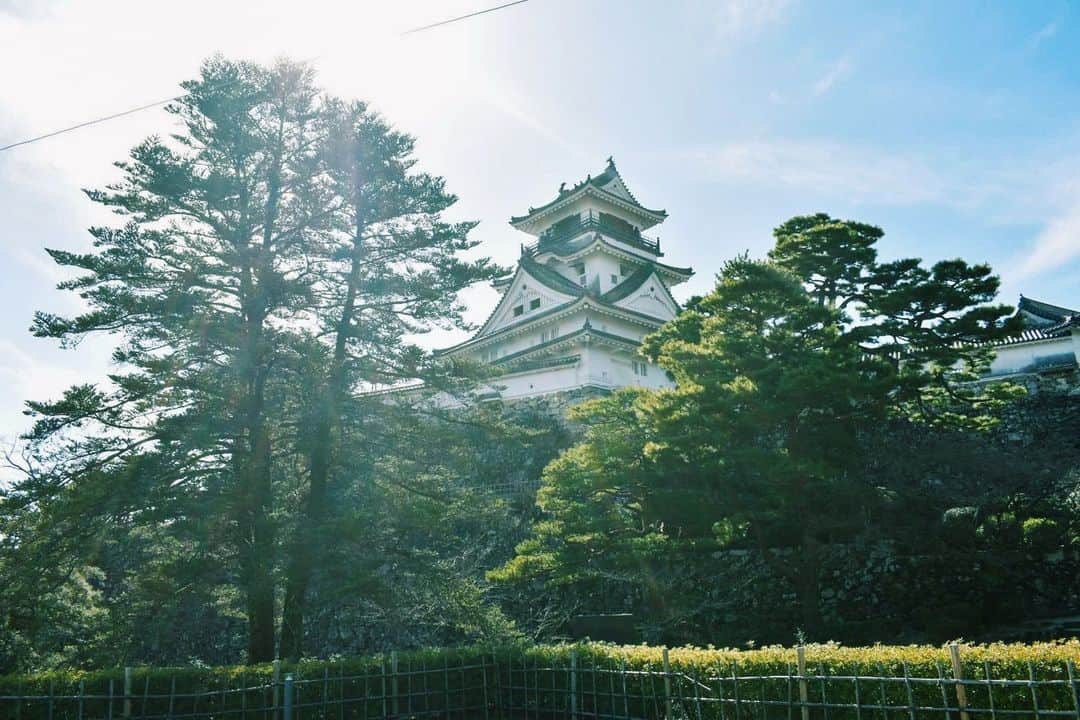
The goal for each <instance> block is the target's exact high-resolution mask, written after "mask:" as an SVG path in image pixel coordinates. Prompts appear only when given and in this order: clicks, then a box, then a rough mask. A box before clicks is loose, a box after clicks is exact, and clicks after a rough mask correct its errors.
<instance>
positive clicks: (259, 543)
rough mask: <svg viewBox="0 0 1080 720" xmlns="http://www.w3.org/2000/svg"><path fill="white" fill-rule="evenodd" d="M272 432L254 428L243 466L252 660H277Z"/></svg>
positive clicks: (244, 572) (243, 551) (243, 556)
mask: <svg viewBox="0 0 1080 720" xmlns="http://www.w3.org/2000/svg"><path fill="white" fill-rule="evenodd" d="M270 455H271V453H270V435H269V432H268V431H267V430H266V428H265V427H263V426H261V425H260V426H258V427H256V428H254V429H253V430H252V439H251V445H250V455H249V456H248V457H247V458H246V463H245V464H244V466H243V467H242V468H241V472H242V473H243V475H242V478H243V480H242V484H241V489H240V494H241V499H240V516H239V518H238V525H239V527H238V535H239V542H240V571H241V578H242V582H243V589H244V593H245V605H246V613H247V621H248V657H247V660H248V662H249V663H258V662H268V661H270V660H273V659H274V573H273V557H274V540H275V538H274V527H273V520H272V519H271V517H270V509H271V505H272V501H273V487H272V485H271V476H270Z"/></svg>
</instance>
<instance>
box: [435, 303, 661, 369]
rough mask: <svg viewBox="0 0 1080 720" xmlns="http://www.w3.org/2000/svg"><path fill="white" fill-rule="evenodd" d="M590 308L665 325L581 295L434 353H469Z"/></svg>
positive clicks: (628, 318)
mask: <svg viewBox="0 0 1080 720" xmlns="http://www.w3.org/2000/svg"><path fill="white" fill-rule="evenodd" d="M590 308H592V309H595V310H596V311H598V312H601V313H605V314H608V315H612V316H615V317H620V318H622V319H624V320H629V321H631V322H636V323H638V324H641V325H644V326H646V327H650V328H653V329H656V328H658V327H660V326H661V325H663V324H664V322H665V321H664V320H661V319H660V318H656V317H653V316H651V315H646V314H645V313H641V312H638V311H637V310H631V309H630V308H624V307H619V306H618V305H612V304H610V303H608V302H606V301H604V300H603V298H602V297H598V296H595V295H582V296H581V297H578V298H575V299H574V300H571V301H570V302H566V303H563V304H561V305H556V306H554V307H551V308H548V309H547V310H544V311H543V312H540V313H537V314H536V315H533V316H531V317H529V318H527V319H524V320H522V321H519V322H516V323H513V324H511V325H507V326H505V327H502V328H499V329H498V330H496V331H495V332H492V333H487V334H484V333H483V332H477V333H476V334H475V335H473V336H472V337H471V338H469V339H468V340H464V341H462V342H460V343H458V344H457V345H452V346H450V347H447V348H441V349H438V350H436V351H435V354H436V355H439V356H444V357H445V356H450V355H454V354H456V353H459V352H463V351H465V350H468V349H470V348H473V347H476V346H479V345H482V344H484V343H486V342H494V341H495V340H497V339H501V338H503V337H504V336H505V335H507V334H511V333H514V332H522V331H524V330H525V329H526V328H529V327H532V326H534V325H536V324H537V323H539V322H540V321H542V320H543V321H548V320H552V319H555V318H556V317H562V316H564V315H568V314H570V313H573V312H577V311H578V310H581V309H586V310H587V309H590ZM593 332H601V331H598V330H593ZM535 347H539V346H535ZM507 357H510V356H507ZM501 359H502V358H500V360H501Z"/></svg>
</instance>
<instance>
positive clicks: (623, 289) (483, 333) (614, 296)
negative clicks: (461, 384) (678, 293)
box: [438, 255, 678, 354]
mask: <svg viewBox="0 0 1080 720" xmlns="http://www.w3.org/2000/svg"><path fill="white" fill-rule="evenodd" d="M517 272H518V273H525V274H527V275H529V276H530V277H531V278H533V279H534V280H535V281H536V282H538V283H540V284H542V285H545V286H547V287H548V288H550V289H551V290H554V291H555V292H558V293H561V294H563V295H569V296H571V298H572V299H571V300H569V301H567V302H564V303H560V304H558V305H554V306H552V307H550V308H547V309H546V310H543V311H541V312H537V313H535V314H532V315H528V316H526V317H523V318H521V319H520V320H518V321H517V322H514V323H511V324H509V325H506V326H503V327H501V328H499V329H498V330H496V331H494V332H488V326H489V325H490V324H491V321H492V319H493V318H494V317H495V316H496V314H497V313H498V311H499V309H500V308H501V307H503V301H504V300H505V296H504V299H503V300H500V301H499V303H498V304H496V306H495V308H494V309H493V310H492V311H491V314H490V315H488V317H487V319H486V320H484V323H483V325H482V326H481V328H480V330H479V331H477V333H476V334H475V335H473V336H472V337H471V338H469V339H468V340H465V341H464V342H461V343H458V344H457V345H454V346H452V347H448V348H444V349H441V350H439V351H438V353H439V354H446V353H452V352H454V351H456V350H460V349H462V348H465V347H467V346H470V345H474V344H475V343H477V342H478V341H480V340H483V339H486V338H493V337H496V336H501V335H503V334H504V333H508V332H512V331H515V330H520V329H521V328H524V327H527V326H529V325H534V324H535V323H537V322H539V321H541V320H544V319H546V318H549V317H551V316H552V315H558V314H560V313H563V312H565V311H568V310H572V309H573V308H574V307H576V306H577V305H578V304H579V303H582V302H587V303H589V304H591V305H593V306H594V307H596V308H598V309H601V310H606V311H610V312H614V313H616V314H618V315H621V316H624V317H627V318H633V319H636V320H638V321H641V322H645V323H647V324H649V325H651V326H653V327H659V326H660V325H662V324H663V320H661V319H659V318H655V317H652V316H651V315H645V314H643V313H640V312H638V311H636V310H632V309H630V308H625V307H619V306H616V305H615V303H617V302H619V301H620V300H623V299H625V298H627V297H629V296H630V295H631V294H633V293H634V292H635V291H636V290H638V289H640V288H641V286H642V285H644V284H645V283H646V282H647V281H648V279H649V278H650V277H652V276H653V274H654V273H655V272H656V264H655V263H647V264H645V265H643V266H642V267H639V268H638V269H637V270H635V271H634V272H633V273H632V274H631V275H630V276H629V277H627V278H626V279H625V280H623V282H621V283H620V284H619V285H617V286H615V287H614V288H612V289H611V290H608V291H607V292H605V293H597V292H594V291H592V290H590V289H589V288H587V287H582V286H581V285H578V284H577V283H575V282H574V281H572V280H570V279H569V278H567V277H564V276H563V275H561V274H560V273H558V272H556V271H555V270H552V269H551V268H549V267H546V266H544V265H543V264H541V263H538V262H537V261H536V260H534V259H533V258H532V257H530V256H529V255H523V256H522V257H521V262H520V264H519V265H518V270H517ZM515 276H516V275H515ZM658 284H659V286H660V288H662V290H663V291H664V292H665V293H666V294H667V296H668V297H669V298H670V299H671V302H672V303H674V304H675V306H676V307H678V303H677V302H676V301H675V299H674V298H673V297H671V293H670V292H669V291H668V290H667V287H666V286H665V285H664V284H663V283H662V282H661V283H658ZM593 332H594V334H595V333H596V332H599V331H595V330H594V331H593Z"/></svg>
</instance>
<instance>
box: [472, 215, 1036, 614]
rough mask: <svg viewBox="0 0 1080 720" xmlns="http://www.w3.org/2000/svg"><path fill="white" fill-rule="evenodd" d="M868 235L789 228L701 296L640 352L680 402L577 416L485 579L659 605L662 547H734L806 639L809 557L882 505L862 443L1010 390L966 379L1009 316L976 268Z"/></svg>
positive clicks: (667, 394) (810, 606) (974, 424)
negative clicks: (541, 583)
mask: <svg viewBox="0 0 1080 720" xmlns="http://www.w3.org/2000/svg"><path fill="white" fill-rule="evenodd" d="M881 236H882V232H881V230H879V229H878V228H875V227H872V226H868V225H864V224H862V223H854V222H845V221H838V220H834V219H832V218H830V217H828V216H826V215H814V216H809V217H798V218H793V219H792V220H789V221H788V222H786V223H784V224H783V225H781V226H780V227H779V228H777V230H776V246H775V247H774V249H773V250H772V252H771V253H770V256H769V259H768V261H753V260H749V259H747V258H738V259H735V260H733V261H731V262H729V263H727V264H726V265H725V266H724V268H723V270H722V272H721V273H720V275H719V277H718V280H717V286H716V289H715V290H714V291H713V292H712V293H710V294H709V295H708V296H706V297H704V298H701V299H699V300H697V301H695V302H693V303H692V304H691V306H690V307H688V308H687V309H686V310H685V311H684V312H683V313H681V314H680V315H679V316H678V317H677V318H676V319H675V320H673V321H672V322H671V323H669V324H668V325H666V326H665V327H663V328H661V330H659V331H658V332H656V333H655V334H653V335H652V336H650V337H649V338H647V339H646V341H645V344H644V348H643V352H644V353H645V354H646V355H647V356H648V357H649V358H650V359H651V360H653V361H655V362H657V363H658V364H659V365H660V366H661V367H663V368H664V369H665V370H667V371H668V373H670V375H671V376H672V377H673V378H674V380H675V381H676V383H677V388H676V389H673V390H662V391H655V392H653V391H643V390H624V391H622V392H619V393H616V394H615V395H614V396H612V397H611V398H609V399H604V400H600V401H596V402H593V403H591V404H588V405H585V406H583V407H581V408H580V409H579V410H578V414H577V419H578V420H580V421H582V422H583V423H585V424H586V425H587V427H588V430H587V433H586V437H585V440H584V442H583V443H581V444H579V445H578V446H576V447H574V448H573V449H572V450H570V451H569V452H567V453H566V454H564V455H563V456H562V457H561V458H560V459H559V460H558V461H556V462H555V463H553V464H552V465H551V466H550V467H549V468H548V469H547V470H546V471H545V481H544V486H543V487H542V488H541V490H540V494H539V498H538V503H539V505H540V507H541V508H542V510H543V511H544V512H545V519H544V520H543V521H541V522H539V523H538V524H537V525H536V527H535V528H534V536H533V537H532V538H531V539H529V540H527V541H526V542H524V543H523V544H522V545H521V546H519V548H518V555H517V557H515V558H514V559H513V560H512V561H511V562H510V563H508V564H507V565H506V566H504V567H503V568H501V569H500V570H498V571H496V572H495V573H493V575H492V577H493V578H494V579H498V580H510V579H524V578H529V577H544V578H547V579H549V581H555V582H564V583H568V582H580V581H582V580H584V579H591V580H593V581H601V580H604V579H610V578H611V577H626V576H628V575H633V576H636V577H638V578H643V579H644V582H645V583H646V586H649V585H650V584H651V585H654V586H655V587H656V593H655V595H656V596H657V597H658V598H665V597H667V598H670V594H669V593H667V592H665V588H664V587H663V578H664V574H663V573H662V572H659V571H658V568H660V567H663V564H664V563H666V562H668V561H670V560H671V559H672V558H673V557H676V556H675V555H673V554H672V553H687V552H700V551H702V550H708V549H711V548H715V547H717V546H722V545H724V544H726V543H728V542H731V541H732V540H734V539H738V538H740V537H743V536H746V537H748V538H750V539H751V540H752V541H753V542H754V544H755V545H756V547H757V549H758V550H759V551H760V553H761V554H762V556H763V557H764V558H765V559H766V560H767V562H768V563H769V566H770V567H771V568H772V569H773V571H774V572H775V573H776V574H777V575H778V576H779V577H781V578H783V579H784V580H786V581H787V582H788V583H789V584H790V586H791V587H792V588H793V589H794V591H795V592H796V593H797V597H798V600H799V605H800V607H801V610H802V617H801V624H802V626H803V628H804V629H805V630H806V631H807V632H809V633H811V634H814V635H816V634H817V633H819V631H820V630H821V624H822V621H821V613H820V609H819V598H820V581H821V578H820V573H821V567H822V562H823V557H824V552H825V549H826V548H827V547H828V546H829V545H830V544H832V543H837V542H845V541H848V540H850V539H851V538H852V537H854V536H856V535H858V534H859V533H860V532H862V531H864V530H865V529H866V527H867V524H868V514H869V513H870V512H871V511H872V510H873V509H874V508H875V507H876V506H877V505H878V503H879V502H880V501H881V496H882V494H881V490H880V488H879V484H878V483H877V482H875V480H874V478H873V477H872V476H870V475H868V474H867V473H865V472H863V470H864V468H865V461H866V456H865V455H864V453H863V449H862V446H861V444H860V433H861V432H862V431H863V430H864V429H867V428H873V427H876V426H879V425H881V424H883V423H887V422H889V421H895V420H898V419H903V420H904V421H906V422H910V423H914V424H917V425H920V426H923V427H933V428H938V429H946V428H952V429H964V430H972V431H974V430H985V429H988V428H990V427H992V426H993V425H994V423H995V422H996V419H997V413H998V412H999V411H1000V410H1001V408H1002V407H1003V405H1004V404H1005V403H1006V402H1007V401H1008V400H1009V399H1011V398H1013V397H1015V396H1016V395H1017V389H1016V388H1013V387H1011V386H1007V385H996V386H990V387H982V386H979V385H977V384H971V383H969V382H968V381H970V380H974V379H976V378H977V377H978V374H979V372H980V371H981V370H983V369H984V368H985V367H986V364H987V362H988V360H989V350H988V349H987V347H986V346H985V345H984V343H985V342H986V341H989V340H993V339H996V338H999V337H1001V336H1002V335H1003V333H1006V332H1009V331H1010V330H1011V326H1010V325H1009V323H1007V322H1006V321H1005V318H1006V316H1007V315H1008V314H1009V312H1010V310H1011V309H1010V308H1008V307H1005V306H1000V305H991V304H989V303H990V301H992V299H993V297H994V295H995V293H996V291H997V286H998V281H997V278H996V277H995V276H994V275H992V274H991V271H990V268H989V267H987V266H985V265H969V264H967V263H966V262H964V261H962V260H949V261H943V262H939V263H937V264H935V265H934V266H932V267H931V268H925V267H924V266H923V265H922V264H921V263H920V261H918V260H915V259H903V260H898V261H893V262H881V261H879V260H878V259H877V251H876V247H875V246H876V243H877V241H878V240H879V239H880V237H881ZM658 580H659V581H658ZM668 611H669V612H673V611H674V609H672V608H669V609H668Z"/></svg>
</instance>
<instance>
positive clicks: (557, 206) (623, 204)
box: [510, 183, 668, 235]
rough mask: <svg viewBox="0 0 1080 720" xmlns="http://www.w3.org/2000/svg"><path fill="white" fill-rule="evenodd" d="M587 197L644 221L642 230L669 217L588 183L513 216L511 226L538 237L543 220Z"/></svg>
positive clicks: (664, 212) (664, 211)
mask: <svg viewBox="0 0 1080 720" xmlns="http://www.w3.org/2000/svg"><path fill="white" fill-rule="evenodd" d="M587 195H592V196H594V197H597V198H599V199H601V200H604V201H606V202H609V203H611V204H612V205H615V206H616V207H618V208H621V209H622V210H625V211H627V212H629V213H632V214H633V215H635V216H637V217H638V218H639V219H641V220H642V221H643V222H642V228H641V229H642V230H647V229H648V228H650V227H652V226H653V225H658V224H660V223H662V222H664V220H666V219H667V216H668V215H667V211H666V210H654V209H651V208H647V207H644V206H642V205H638V204H636V203H632V202H629V201H627V200H624V199H622V198H621V197H619V196H618V195H615V194H614V193H611V192H608V191H607V190H604V189H603V188H598V187H595V186H593V185H591V184H588V183H586V184H585V185H582V186H581V187H579V188H577V189H576V190H570V191H568V192H566V193H565V194H563V195H560V196H559V197H557V198H555V199H554V200H552V201H551V202H549V203H548V204H546V205H542V206H540V207H538V208H532V209H530V211H529V212H528V213H526V214H525V215H515V216H512V217H511V218H510V225H511V227H513V228H515V229H517V230H521V231H523V232H527V233H529V234H531V235H536V234H538V228H537V227H536V226H537V225H538V224H539V222H540V221H541V220H543V219H544V218H547V217H549V216H551V215H552V214H554V213H556V212H558V211H559V210H561V209H562V208H565V207H567V206H568V205H571V204H572V203H574V202H575V201H577V200H580V199H581V198H583V197H585V196H587Z"/></svg>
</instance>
